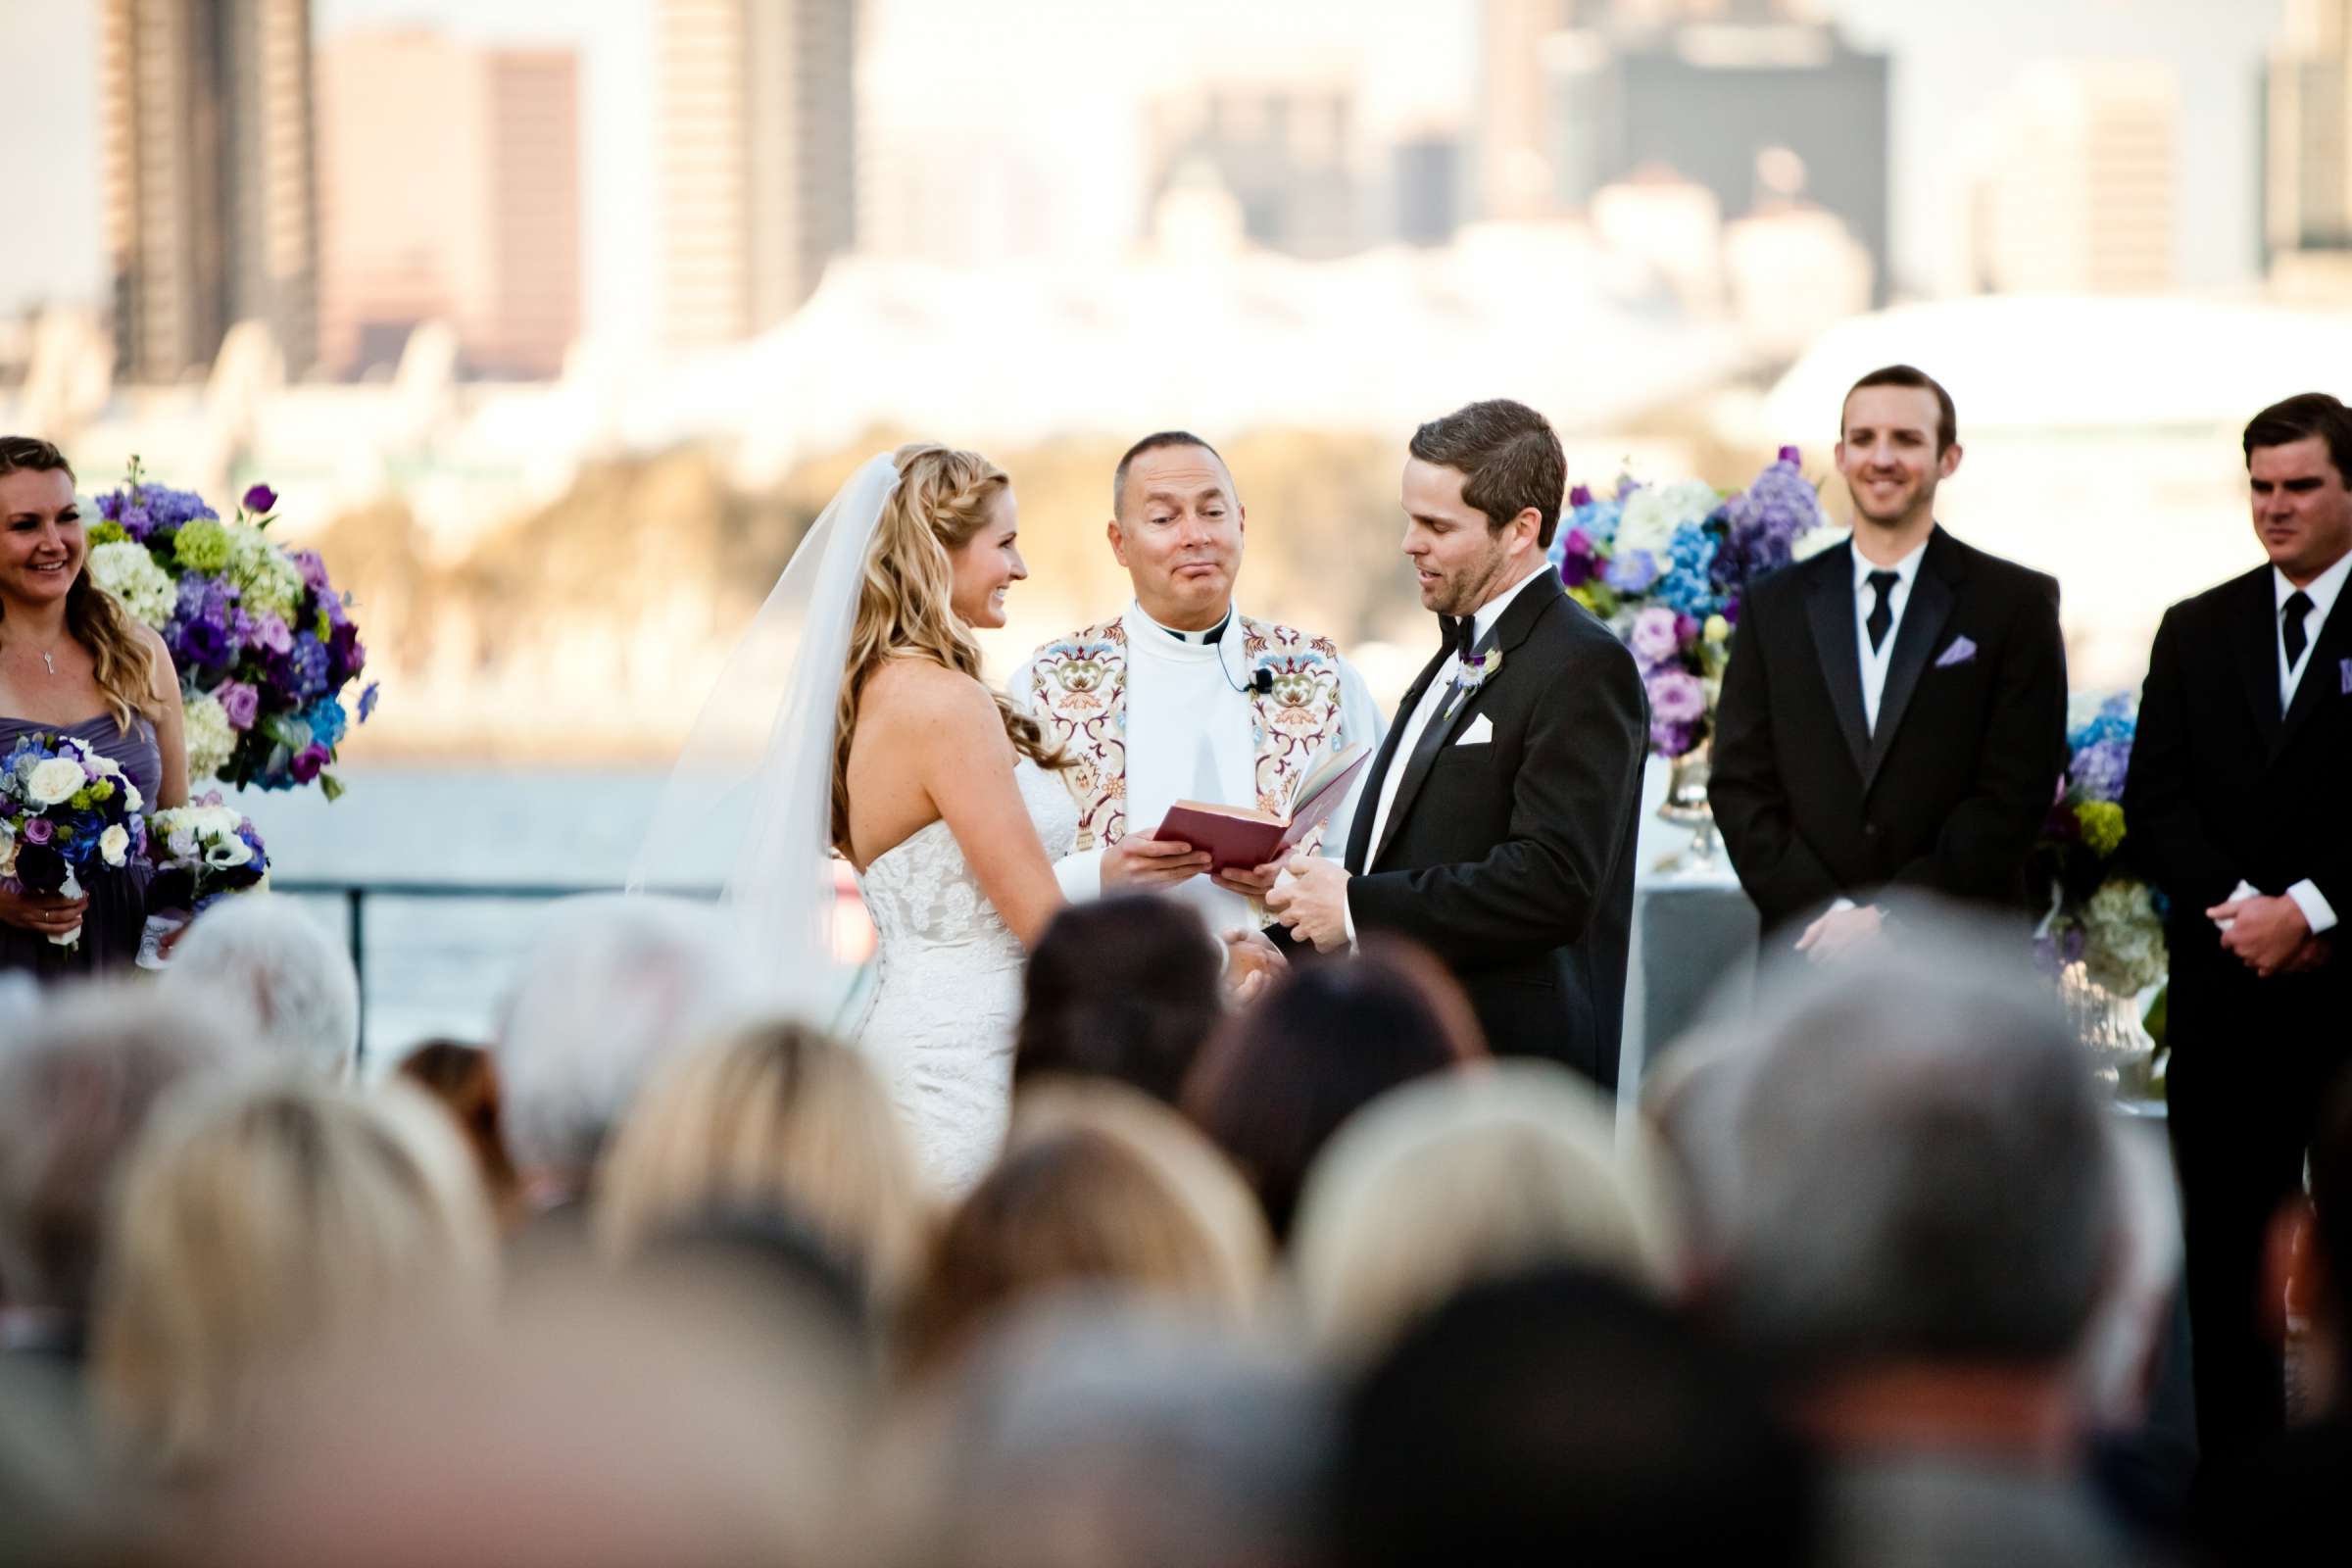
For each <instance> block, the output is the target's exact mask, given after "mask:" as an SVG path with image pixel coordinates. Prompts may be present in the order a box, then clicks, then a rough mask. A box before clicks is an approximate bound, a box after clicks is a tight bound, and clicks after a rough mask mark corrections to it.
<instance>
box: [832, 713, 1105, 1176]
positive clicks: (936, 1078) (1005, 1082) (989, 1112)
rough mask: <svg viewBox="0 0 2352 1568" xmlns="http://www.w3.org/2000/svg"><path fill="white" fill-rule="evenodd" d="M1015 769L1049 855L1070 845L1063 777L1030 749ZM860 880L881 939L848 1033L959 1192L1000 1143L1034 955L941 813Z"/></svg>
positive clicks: (1070, 807)
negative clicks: (870, 984) (1030, 755)
mask: <svg viewBox="0 0 2352 1568" xmlns="http://www.w3.org/2000/svg"><path fill="white" fill-rule="evenodd" d="M1014 778H1015V780H1016V782H1017V783H1018V784H1019V785H1020V791H1021V799H1022V801H1023V803H1024V804H1026V805H1027V807H1028V808H1029V820H1030V821H1031V822H1032V823H1034V824H1036V827H1037V836H1038V837H1039V838H1040V839H1042V840H1044V842H1045V846H1046V856H1047V858H1049V859H1059V858H1062V857H1063V856H1065V855H1067V854H1069V853H1070V851H1071V850H1072V849H1073V848H1074V847H1075V846H1076V844H1077V839H1078V808H1077V806H1076V804H1075V803H1074V802H1072V801H1071V799H1070V792H1069V788H1068V786H1066V785H1065V784H1063V783H1062V781H1061V776H1060V775H1059V774H1057V773H1049V772H1047V771H1046V770H1045V769H1044V768H1042V767H1039V766H1038V765H1037V764H1036V763H1035V762H1032V761H1030V760H1028V759H1027V758H1025V757H1024V758H1022V759H1020V760H1019V761H1018V762H1017V763H1016V765H1015V768H1014ZM858 890H859V892H861V893H862V894H863V895H864V898H865V907H866V911H867V913H869V914H870V915H871V916H872V917H873V922H874V928H875V930H876V931H877V932H878V933H879V935H880V938H881V944H880V947H879V949H878V950H877V952H876V956H875V960H874V961H875V965H876V969H877V971H878V976H877V980H876V983H875V986H874V989H873V993H872V997H871V1000H870V1001H869V1002H868V1003H867V1005H866V1008H865V1012H864V1015H863V1016H862V1017H860V1018H859V1020H858V1025H857V1027H856V1028H855V1029H854V1030H853V1031H852V1038H853V1039H855V1040H856V1041H857V1042H858V1046H859V1048H860V1049H861V1050H863V1051H864V1052H865V1053H866V1054H867V1057H868V1059H870V1060H871V1061H872V1062H873V1063H874V1065H875V1067H876V1069H877V1070H879V1071H880V1072H881V1074H882V1075H883V1081H884V1082H885V1083H886V1084H888V1085H889V1086H890V1092H891V1096H892V1098H893V1099H894V1100H896V1101H897V1102H898V1105H899V1109H900V1112H901V1113H902V1114H903V1115H904V1116H905V1117H906V1119H907V1126H908V1127H909V1128H910V1129H912V1131H913V1134H914V1138H915V1147H916V1149H917V1151H918V1152H920V1153H921V1155H922V1160H923V1167H924V1169H925V1170H926V1171H927V1172H928V1173H929V1175H930V1177H931V1179H932V1181H933V1183H934V1184H935V1185H936V1186H938V1187H939V1188H940V1189H941V1190H942V1191H945V1192H948V1193H962V1192H964V1191H966V1190H968V1189H969V1188H970V1187H971V1186H972V1185H973V1184H974V1183H975V1182H977V1181H979V1179H980V1178H981V1177H982V1176H983V1175H984V1174H986V1173H987V1171H988V1168H989V1166H990V1165H992V1164H993V1163H995V1161H996V1157H997V1154H998V1152H1000V1151H1001V1150H1002V1149H1003V1148H1004V1144H1005V1118H1006V1112H1007V1108H1008V1106H1009V1103H1010V1101H1011V1096H1012V1036H1013V1027H1014V1025H1015V1024H1016V1023H1017V1022H1018V1021H1019V1018H1020V1011H1021V965H1022V962H1023V960H1024V957H1025V955H1024V954H1023V952H1022V949H1021V944H1020V941H1019V939H1017V938H1016V937H1014V936H1013V934H1012V933H1011V932H1010V931H1009V930H1007V929H1005V922H1004V920H1002V919H1001V918H999V917H998V914H997V910H996V907H995V906H994V905H992V904H990V903H989V902H988V895H987V894H985V893H983V892H982V891H981V890H980V883H979V879H978V878H976V877H975V876H973V874H972V867H971V862H970V861H968V860H966V859H965V858H964V856H963V850H962V848H961V847H960V846H958V845H957V844H956V835H955V834H953V833H951V832H950V831H949V830H948V824H947V823H945V822H933V823H931V824H930V825H929V826H927V827H923V828H919V829H917V830H916V831H915V832H914V833H912V834H911V835H909V836H908V837H907V839H905V840H904V841H902V842H901V843H899V844H898V845H896V846H894V847H893V848H891V849H889V850H886V851H884V852H883V853H882V854H880V855H878V856H876V857H875V858H874V860H873V863H872V864H871V865H868V866H867V867H866V868H865V873H864V874H863V875H862V876H860V877H859V878H858Z"/></svg>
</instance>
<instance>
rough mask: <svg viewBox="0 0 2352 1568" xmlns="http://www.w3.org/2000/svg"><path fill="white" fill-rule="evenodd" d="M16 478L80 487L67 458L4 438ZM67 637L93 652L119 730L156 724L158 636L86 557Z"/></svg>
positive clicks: (0, 614)
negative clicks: (139, 720)
mask: <svg viewBox="0 0 2352 1568" xmlns="http://www.w3.org/2000/svg"><path fill="white" fill-rule="evenodd" d="M11 473H62V474H64V475H65V476H66V480H67V482H68V483H73V482H74V478H73V466H72V465H71V464H69V463H67V462H66V455H65V454H64V453H63V452H60V451H59V450H58V449H57V448H56V447H55V446H53V445H51V444H50V443H49V442H46V441H41V440H37V439H35V438H33V437H31V436H21V435H12V436H0V475H4V474H11ZM66 632H67V634H68V635H69V636H71V637H72V638H73V640H74V641H75V642H77V643H79V644H81V646H82V647H84V648H86V649H88V650H89V652H90V662H91V664H92V666H93V674H94V677H95V679H96V680H97V683H98V693H99V695H100V696H101V697H103V698H105V699H106V711H107V712H108V713H110V714H112V715H113V717H114V720H115V727H116V728H117V729H118V730H120V731H121V732H122V733H123V734H125V735H127V734H129V733H130V721H131V718H132V716H133V715H134V714H135V715H139V716H143V717H145V718H148V719H150V720H152V719H154V718H156V717H157V716H158V715H159V714H161V713H162V711H163V699H162V698H160V697H158V696H157V695H156V686H157V679H156V669H155V650H156V646H157V644H156V641H155V639H154V637H153V634H151V633H150V632H149V631H148V630H147V629H146V628H145V627H144V626H142V625H140V624H139V622H138V621H136V620H134V619H132V618H131V614H130V612H129V611H127V610H124V609H123V602H122V601H121V600H119V599H117V598H116V597H115V596H114V595H113V594H110V593H108V592H107V591H106V590H105V589H103V588H101V587H99V586H98V585H97V584H96V583H94V582H92V581H91V580H90V564H89V558H88V557H87V556H86V555H85V556H84V557H83V558H82V564H81V570H80V571H79V572H78V573H76V574H75V576H74V578H73V587H71V588H69V589H67V590H66ZM7 641H8V611H7V609H6V607H4V606H0V644H5V643H6V642H7Z"/></svg>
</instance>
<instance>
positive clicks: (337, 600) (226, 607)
mask: <svg viewBox="0 0 2352 1568" xmlns="http://www.w3.org/2000/svg"><path fill="white" fill-rule="evenodd" d="M276 507H277V494H276V492H275V491H273V490H271V489H270V487H269V486H268V485H261V484H257V485H255V486H253V487H252V488H251V489H249V490H247V491H246V492H245V494H244V497H243V498H242V500H241V501H240V502H239V504H238V507H237V512H236V515H235V517H234V518H233V519H231V520H228V521H225V522H224V521H222V520H221V516H220V515H219V514H218V513H216V512H215V511H214V510H213V509H212V508H211V507H210V506H209V505H207V504H206V503H205V500H204V498H203V497H202V496H199V495H197V494H196V493H195V492H194V491H191V490H172V489H169V488H166V487H165V486H163V485H152V484H148V483H146V482H145V481H144V478H143V476H142V474H141V472H140V468H139V461H138V459H136V458H133V459H131V461H130V473H129V478H128V481H127V483H125V484H124V486H123V488H121V489H118V490H116V491H114V492H112V493H111V494H108V495H104V496H100V497H99V498H98V513H99V516H100V518H101V520H100V521H99V522H97V523H96V524H94V525H93V526H92V527H91V529H90V565H89V570H90V580H91V581H92V582H94V583H96V584H97V585H98V586H99V587H101V588H104V589H106V590H107V591H108V592H109V593H111V594H113V595H114V596H115V597H116V598H117V599H119V600H121V601H122V602H123V608H124V609H126V610H128V611H129V612H130V613H131V614H133V615H135V616H137V617H138V618H139V619H140V620H141V621H143V622H145V623H146V624H147V625H149V626H152V627H154V628H155V629H156V631H158V632H159V633H161V634H162V635H163V639H164V643H165V645H166V646H167V647H168V648H170V649H171V651H172V662H174V663H175V664H177V665H178V668H179V680H180V696H181V701H182V703H183V705H184V707H185V708H186V711H187V722H186V734H187V746H188V772H189V774H190V776H191V777H193V778H199V779H202V778H219V779H221V781H222V782H224V783H227V784H231V785H237V786H244V785H249V784H255V785H259V786H261V787H262V788H263V789H270V790H277V789H290V788H293V787H294V786H296V785H304V784H310V783H313V782H316V783H317V784H318V785H319V788H320V789H321V790H323V791H324V792H325V794H326V797H327V799H329V800H333V799H334V798H335V797H336V796H337V795H340V794H341V793H342V786H341V785H340V784H339V783H337V782H336V780H335V777H334V775H333V774H332V773H329V772H328V771H326V769H327V765H328V764H329V763H330V762H332V761H333V760H334V759H335V749H336V748H337V747H338V746H340V745H341V744H342V741H343V736H344V733H345V731H346V730H348V729H349V728H350V726H351V724H352V723H353V722H354V721H355V720H356V721H357V722H361V723H365V722H366V721H367V719H368V715H369V714H370V713H371V712H373V711H374V710H375V693H376V688H375V686H374V685H373V684H372V683H370V684H369V685H368V688H367V689H366V690H365V691H363V692H361V693H360V696H359V701H358V704H357V707H356V712H355V711H350V710H346V708H345V707H344V703H343V692H344V689H345V688H346V687H347V686H349V685H350V684H351V682H352V681H354V680H356V679H357V678H358V677H359V675H360V674H361V672H362V671H363V670H365V669H366V668H367V664H368V652H367V649H366V648H365V647H363V646H362V644H361V642H360V634H359V628H358V627H357V626H355V625H354V624H353V623H352V619H351V615H350V613H349V606H350V601H349V600H348V599H346V598H345V597H344V596H343V595H341V594H339V593H337V592H336V591H335V590H334V587H333V585H332V584H331V583H330V582H329V581H328V580H327V575H326V564H325V563H324V562H322V561H320V560H319V555H318V553H317V552H316V551H311V550H286V549H284V548H282V547H281V546H279V545H278V544H277V543H276V542H274V541H273V540H271V539H270V537H269V535H268V532H267V529H268V528H269V526H270V523H271V522H272V521H274V520H275V518H276V515H277V514H276Z"/></svg>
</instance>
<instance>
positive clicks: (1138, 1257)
mask: <svg viewBox="0 0 2352 1568" xmlns="http://www.w3.org/2000/svg"><path fill="white" fill-rule="evenodd" d="M1082 1285H1103V1286H1123V1287H1129V1288H1132V1289H1134V1290H1136V1291H1139V1292H1143V1293H1146V1294H1150V1295H1154V1296H1162V1297H1166V1298H1169V1299H1175V1300H1179V1301H1183V1302H1186V1303H1188V1304H1192V1305H1195V1306H1198V1307H1200V1308H1201V1309H1203V1310H1205V1311H1208V1312H1211V1313H1216V1314H1220V1315H1222V1316H1224V1317H1226V1318H1228V1319H1230V1320H1239V1319H1240V1318H1241V1317H1242V1315H1243V1314H1244V1313H1245V1312H1247V1311H1248V1309H1249V1307H1250V1304H1251V1303H1250V1301H1248V1300H1246V1299H1236V1297H1235V1295H1234V1282H1233V1280H1232V1278H1231V1276H1230V1274H1229V1272H1228V1270H1227V1268H1226V1267H1225V1266H1224V1263H1223V1260H1222V1259H1221V1257H1220V1254H1219V1249H1218V1246H1217V1242H1216V1240H1215V1238H1214V1237H1212V1236H1211V1235H1210V1234H1209V1231H1208V1228H1207V1227H1206V1225H1204V1224H1203V1223H1202V1221H1201V1217H1200V1216H1199V1215H1198V1214H1197V1213H1196V1212H1195V1211H1194V1210H1193V1209H1192V1208H1191V1207H1190V1206H1189V1205H1188V1204H1187V1203H1186V1202H1185V1201H1184V1198H1183V1195H1182V1194H1180V1193H1179V1192H1178V1191H1177V1190H1175V1189H1174V1188H1172V1187H1171V1186H1170V1185H1169V1184H1168V1182H1167V1181H1166V1180H1164V1179H1163V1178H1162V1177H1161V1175H1160V1173H1159V1171H1158V1170H1157V1169H1156V1168H1154V1166H1153V1165H1152V1161H1151V1160H1150V1159H1148V1158H1147V1157H1145V1156H1144V1155H1142V1154H1140V1153H1138V1152H1135V1150H1134V1149H1133V1148H1132V1147H1131V1146H1130V1145H1129V1144H1127V1143H1126V1142H1124V1141H1122V1140H1121V1139H1119V1138H1116V1137H1113V1136H1112V1135H1110V1134H1108V1133H1103V1132H1097V1131H1093V1130H1091V1129H1085V1128H1076V1129H1071V1130H1068V1131H1062V1132H1054V1133H1050V1134H1046V1135H1044V1136H1041V1137H1038V1138H1035V1139H1033V1140H1032V1141H1030V1142H1029V1143H1027V1144H1026V1145H1024V1146H1023V1147H1021V1148H1017V1149H1012V1150H1009V1151H1007V1152H1006V1153H1005V1159H1004V1161H1003V1162H1002V1163H1001V1164H999V1165H998V1166H997V1168H996V1169H995V1170H993V1171H991V1172H990V1173H989V1174H988V1176H987V1178H986V1179H984V1180H983V1181H982V1182H981V1183H980V1185H979V1186H978V1187H975V1188H974V1189H972V1191H971V1193H970V1194H969V1195H968V1196H967V1197H966V1198H965V1199H964V1201H963V1202H962V1203H961V1204H960V1205H959V1206H958V1207H957V1208H956V1212H955V1214H954V1215H953V1216H952V1217H951V1218H950V1219H949V1221H948V1223H947V1227H946V1229H945V1230H943V1231H942V1232H941V1234H940V1238H939V1241H938V1243H937V1245H936V1247H935V1248H934V1250H933V1253H932V1258H931V1266H930V1270H929V1272H928V1274H927V1276H926V1277H925V1279H924V1282H923V1286H922V1289H921V1290H920V1292H919V1293H918V1294H917V1296H916V1298H915V1301H914V1304H913V1307H912V1308H911V1310H910V1311H909V1312H908V1314H907V1324H906V1334H905V1346H904V1348H905V1351H906V1358H907V1364H908V1365H909V1367H911V1368H913V1369H915V1370H917V1371H924V1370H929V1369H932V1368H936V1367H938V1366H940V1365H941V1364H943V1363H945V1362H947V1361H949V1360H951V1359H953V1358H954V1357H955V1356H956V1354H958V1353H960V1352H961V1351H962V1349H963V1348H965V1346H966V1345H967V1344H968V1343H969V1342H970V1339H971V1337H972V1335H973V1333H974V1332H975V1331H976V1330H977V1329H978V1328H979V1327H980V1326H981V1325H982V1324H983V1323H984V1322H986V1321H987V1320H988V1319H989V1318H991V1317H992V1316H994V1315H996V1314H998V1313H1001V1312H1003V1311H1005V1309H1006V1308H1008V1307H1010V1306H1011V1305H1013V1304H1014V1303H1015V1302H1017V1301H1020V1300H1023V1299H1028V1298H1031V1297H1033V1296H1035V1295H1037V1294H1039V1293H1042V1292H1044V1291H1047V1290H1049V1289H1053V1288H1056V1287H1072V1286H1082Z"/></svg>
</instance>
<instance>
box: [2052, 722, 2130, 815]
mask: <svg viewBox="0 0 2352 1568" xmlns="http://www.w3.org/2000/svg"><path fill="white" fill-rule="evenodd" d="M2130 771H2131V740H2130V739H2129V738H2121V739H2119V738H2117V737H2114V736H2109V737H2108V738H2106V739H2105V740H2100V741H2094V742H2092V743H2091V744H2090V745H2088V746H2085V747H2083V748H2082V750H2081V751H2079V752H2077V753H2075V760H2074V762H2073V763H2072V764H2071V765H2070V766H2069V767H2068V769H2067V776H2068V777H2069V778H2071V779H2072V780H2073V781H2074V786H2075V789H2076V791H2077V792H2078V793H2079V794H2080V795H2081V796H2082V799H2084V800H2086V801H2121V800H2122V799H2123V798H2124V775H2125V774H2126V773H2128V772H2130Z"/></svg>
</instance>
